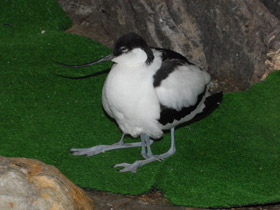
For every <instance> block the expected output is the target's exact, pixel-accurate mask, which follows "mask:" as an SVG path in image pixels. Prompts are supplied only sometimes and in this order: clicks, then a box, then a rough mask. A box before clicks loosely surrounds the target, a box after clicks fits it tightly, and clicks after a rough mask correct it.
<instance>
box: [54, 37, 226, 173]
mask: <svg viewBox="0 0 280 210" xmlns="http://www.w3.org/2000/svg"><path fill="white" fill-rule="evenodd" d="M103 61H112V62H113V64H112V67H111V69H110V71H109V73H108V76H107V78H106V80H105V82H104V85H103V90H102V105H103V109H104V110H105V112H106V113H107V114H108V115H109V116H110V117H111V118H113V119H114V120H115V121H116V123H117V125H118V127H119V128H120V130H121V131H122V133H123V134H122V137H121V139H120V141H119V142H117V143H115V144H113V145H97V146H93V147H90V148H72V149H71V152H72V154H73V155H86V156H93V155H97V154H99V153H101V152H102V153H103V152H106V151H109V150H115V149H124V148H133V147H141V155H142V156H143V160H136V161H135V162H134V163H131V164H130V163H120V164H116V165H114V167H115V168H119V172H128V171H130V172H132V173H136V172H137V170H138V168H140V167H141V166H143V165H146V164H148V163H151V162H154V161H162V160H164V159H166V158H168V157H170V156H171V155H173V154H174V153H175V152H176V147H175V137H174V133H175V127H179V126H184V125H188V124H190V123H193V122H195V121H198V120H201V119H203V118H205V117H206V116H208V115H209V114H211V113H212V112H213V111H214V110H215V109H216V108H217V107H218V105H219V104H220V103H221V102H222V99H223V92H222V91H219V92H210V90H209V86H210V75H209V74H208V73H207V72H206V71H204V70H202V69H201V68H200V67H198V66H196V65H195V64H193V63H192V62H190V61H189V60H188V59H187V58H186V57H184V56H183V55H181V54H179V53H177V52H175V51H172V50H169V49H163V48H157V47H150V46H149V45H148V44H147V42H146V41H145V40H144V39H143V38H142V37H141V36H140V35H138V34H137V33H134V32H130V33H127V34H124V35H122V36H121V37H120V38H119V39H117V40H116V41H115V44H114V48H113V51H112V54H110V55H108V56H105V57H102V58H100V59H98V60H96V61H92V62H90V63H86V64H81V65H69V64H63V63H58V62H57V63H58V64H60V65H63V66H66V67H73V68H79V67H86V66H91V65H94V64H97V63H100V62H103ZM166 130H167V131H169V130H170V133H171V146H170V149H169V150H168V151H167V152H165V153H163V154H159V155H155V154H153V152H152V149H151V145H152V144H153V143H154V142H155V141H157V140H158V139H161V137H162V135H163V132H164V131H166ZM126 135H130V136H132V137H133V138H137V137H140V139H141V141H140V142H134V143H125V142H124V138H125V136H126Z"/></svg>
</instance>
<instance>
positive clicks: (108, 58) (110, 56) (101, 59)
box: [54, 54, 114, 68]
mask: <svg viewBox="0 0 280 210" xmlns="http://www.w3.org/2000/svg"><path fill="white" fill-rule="evenodd" d="M113 58H114V55H113V54H111V55H108V56H106V57H103V58H100V59H98V60H96V61H92V62H90V63H86V64H81V65H69V64H64V63H59V62H57V61H54V62H55V63H56V64H59V65H61V66H66V67H71V68H81V67H87V66H92V65H94V64H97V63H101V62H103V61H110V60H112V59H113Z"/></svg>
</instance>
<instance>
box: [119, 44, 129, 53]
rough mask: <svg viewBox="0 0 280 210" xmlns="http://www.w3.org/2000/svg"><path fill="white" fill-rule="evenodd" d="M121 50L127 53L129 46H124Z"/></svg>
mask: <svg viewBox="0 0 280 210" xmlns="http://www.w3.org/2000/svg"><path fill="white" fill-rule="evenodd" d="M120 50H121V52H122V53H126V52H127V51H128V49H127V47H124V46H122V47H121V48H120Z"/></svg>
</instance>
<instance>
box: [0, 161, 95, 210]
mask: <svg viewBox="0 0 280 210" xmlns="http://www.w3.org/2000/svg"><path fill="white" fill-rule="evenodd" d="M0 209H1V210H6V209H7V210H8V209H9V210H10V209H16V210H46V209H50V210H91V209H94V205H93V201H92V200H91V199H90V198H89V197H88V196H87V195H86V194H85V192H84V191H83V190H82V189H80V188H79V187H77V186H76V185H75V184H73V183H72V182H71V181H70V180H69V179H67V178H66V177H65V176H64V175H63V174H62V173H61V172H60V171H59V170H57V169H56V168H55V167H54V166H51V165H47V164H44V163H42V162H40V161H38V160H34V159H27V158H5V157H0Z"/></svg>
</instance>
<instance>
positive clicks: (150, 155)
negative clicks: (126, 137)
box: [145, 134, 153, 157]
mask: <svg viewBox="0 0 280 210" xmlns="http://www.w3.org/2000/svg"><path fill="white" fill-rule="evenodd" d="M145 142H146V147H147V151H148V157H152V156H153V153H152V150H151V144H152V143H153V141H152V140H150V137H149V136H148V135H146V134H145Z"/></svg>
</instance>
